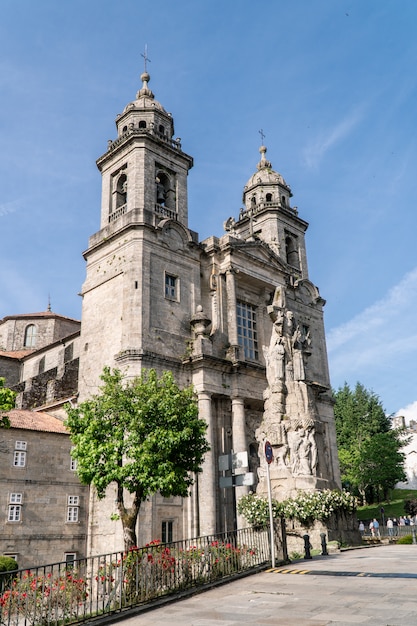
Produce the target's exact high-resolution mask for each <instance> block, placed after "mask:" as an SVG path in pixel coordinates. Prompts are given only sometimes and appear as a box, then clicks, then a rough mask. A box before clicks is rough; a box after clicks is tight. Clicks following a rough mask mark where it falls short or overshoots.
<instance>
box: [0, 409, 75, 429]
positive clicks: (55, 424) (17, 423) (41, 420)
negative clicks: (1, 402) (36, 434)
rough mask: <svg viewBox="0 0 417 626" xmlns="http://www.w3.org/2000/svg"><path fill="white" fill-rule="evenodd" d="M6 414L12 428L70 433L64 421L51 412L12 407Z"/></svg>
mask: <svg viewBox="0 0 417 626" xmlns="http://www.w3.org/2000/svg"><path fill="white" fill-rule="evenodd" d="M6 415H7V416H8V417H9V419H10V427H11V428H21V429H22V430H38V431H42V432H46V433H59V434H63V435H68V434H69V433H68V431H67V429H66V428H65V426H64V424H63V422H61V420H59V419H58V418H57V417H54V416H53V415H49V413H42V412H40V411H39V412H36V411H24V410H22V409H12V410H11V411H7V413H6Z"/></svg>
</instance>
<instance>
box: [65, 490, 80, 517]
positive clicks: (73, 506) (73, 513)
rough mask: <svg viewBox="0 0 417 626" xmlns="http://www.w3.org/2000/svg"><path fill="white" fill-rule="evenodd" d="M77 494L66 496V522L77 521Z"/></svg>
mask: <svg viewBox="0 0 417 626" xmlns="http://www.w3.org/2000/svg"><path fill="white" fill-rule="evenodd" d="M78 505H79V497H78V496H68V506H67V522H78Z"/></svg>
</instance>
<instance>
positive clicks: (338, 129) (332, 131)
mask: <svg viewBox="0 0 417 626" xmlns="http://www.w3.org/2000/svg"><path fill="white" fill-rule="evenodd" d="M362 117H363V107H358V108H356V109H355V110H354V111H352V112H351V113H349V115H347V116H346V117H345V118H344V119H342V120H341V121H340V122H339V123H338V124H337V125H336V126H334V127H333V128H328V129H326V130H325V131H323V132H322V133H321V134H320V135H319V136H317V137H316V138H315V139H314V140H313V141H312V142H311V143H310V144H309V145H307V146H306V147H305V148H304V151H303V156H304V162H305V164H306V165H307V167H309V168H311V169H314V168H316V167H317V166H318V165H319V163H320V161H321V160H322V158H323V157H324V155H325V154H326V152H327V151H328V150H330V149H331V148H332V147H333V146H334V145H335V144H337V143H338V142H339V141H341V140H342V139H344V138H345V137H347V136H348V135H349V133H350V132H351V131H352V130H353V129H354V128H355V126H357V124H358V123H359V122H360V121H361V119H362Z"/></svg>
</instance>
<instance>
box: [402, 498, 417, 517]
mask: <svg viewBox="0 0 417 626" xmlns="http://www.w3.org/2000/svg"><path fill="white" fill-rule="evenodd" d="M404 511H405V513H406V514H407V515H412V516H414V515H417V497H416V498H406V499H405V500H404Z"/></svg>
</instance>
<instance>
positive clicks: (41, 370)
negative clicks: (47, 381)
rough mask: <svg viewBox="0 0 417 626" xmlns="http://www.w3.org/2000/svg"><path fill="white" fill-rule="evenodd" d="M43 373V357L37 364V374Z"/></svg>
mask: <svg viewBox="0 0 417 626" xmlns="http://www.w3.org/2000/svg"><path fill="white" fill-rule="evenodd" d="M44 371H45V357H44V356H43V357H42V358H41V360H40V361H39V364H38V372H39V374H43V373H44Z"/></svg>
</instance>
